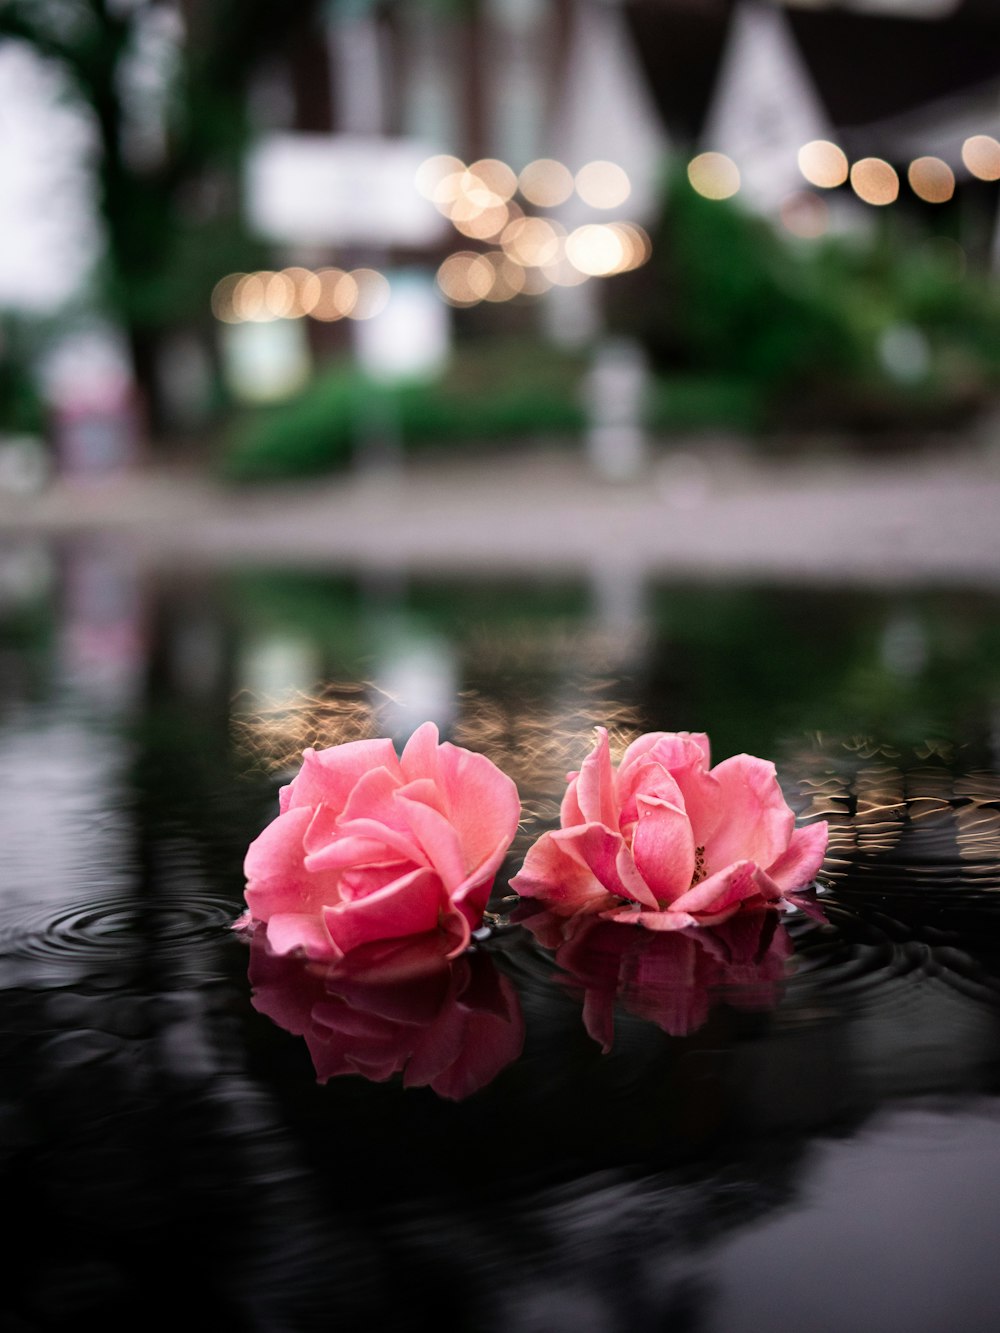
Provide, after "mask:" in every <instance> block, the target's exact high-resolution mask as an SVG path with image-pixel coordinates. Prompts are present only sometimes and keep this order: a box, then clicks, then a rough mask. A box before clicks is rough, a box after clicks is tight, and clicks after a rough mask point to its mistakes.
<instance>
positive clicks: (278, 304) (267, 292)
mask: <svg viewBox="0 0 1000 1333" xmlns="http://www.w3.org/2000/svg"><path fill="white" fill-rule="evenodd" d="M294 309H295V283H294V282H293V280H292V279H291V278H290V277H289V276H288V274H287V273H271V274H269V276H268V279H267V281H266V282H265V284H264V310H265V311H266V313H267V315H268V316H269V318H271V319H287V318H288V317H289V316H290V315H291V314H292V311H293V310H294Z"/></svg>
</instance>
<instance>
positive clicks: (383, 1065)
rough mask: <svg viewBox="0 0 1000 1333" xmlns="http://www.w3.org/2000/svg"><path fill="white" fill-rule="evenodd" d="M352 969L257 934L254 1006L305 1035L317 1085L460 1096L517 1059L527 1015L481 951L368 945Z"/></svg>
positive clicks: (425, 943) (425, 944)
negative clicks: (398, 1077)
mask: <svg viewBox="0 0 1000 1333" xmlns="http://www.w3.org/2000/svg"><path fill="white" fill-rule="evenodd" d="M364 952H365V954H366V958H365V965H364V966H363V967H361V968H354V967H348V969H347V970H346V971H345V970H344V968H342V967H340V966H337V965H336V964H330V963H316V962H313V961H311V960H309V959H307V958H301V957H295V956H290V955H280V954H275V953H274V952H273V951H272V949H271V948H270V946H269V942H268V928H267V927H266V926H264V927H261V928H259V929H258V930H256V931H255V932H254V933H253V937H252V940H251V953H250V985H251V987H252V990H253V1005H254V1008H255V1009H257V1010H258V1012H260V1013H262V1014H266V1015H267V1017H268V1018H270V1019H271V1020H272V1022H274V1023H276V1024H277V1025H278V1026H279V1027H282V1028H285V1029H286V1030H287V1031H288V1032H292V1033H294V1034H295V1035H296V1036H301V1037H303V1038H304V1039H305V1042H306V1045H307V1046H308V1048H309V1054H310V1056H311V1058H312V1062H313V1067H314V1069H315V1070H316V1079H317V1082H319V1083H326V1082H327V1080H328V1079H330V1078H335V1077H337V1076H339V1075H342V1074H360V1075H362V1076H363V1077H364V1078H367V1079H371V1080H372V1081H373V1082H379V1083H381V1082H384V1081H385V1080H386V1079H389V1078H391V1077H392V1076H393V1075H394V1074H397V1073H402V1074H403V1083H404V1085H405V1086H406V1087H430V1088H432V1089H433V1090H434V1091H435V1092H436V1093H437V1094H438V1095H439V1096H441V1097H447V1098H450V1099H452V1100H454V1101H458V1100H461V1099H462V1098H464V1097H468V1096H470V1095H471V1094H472V1093H474V1092H478V1091H479V1089H480V1088H483V1087H485V1086H486V1084H487V1083H489V1082H490V1081H491V1080H492V1079H493V1078H495V1077H496V1075H497V1074H498V1073H499V1072H500V1070H501V1069H503V1068H505V1066H507V1065H508V1064H510V1063H511V1061H513V1060H516V1059H517V1057H518V1056H519V1055H520V1053H521V1049H522V1047H523V1045H524V1018H523V1015H522V1012H521V1006H520V1002H519V1000H518V997H517V992H516V991H515V989H514V987H513V985H512V984H511V982H510V980H509V979H508V978H507V977H505V976H503V974H502V973H501V972H499V971H498V970H497V967H496V965H495V964H494V962H493V960H492V958H490V957H489V956H488V955H487V954H485V953H483V952H470V953H467V954H465V955H464V956H463V957H461V958H456V959H453V960H451V961H449V960H448V959H447V958H445V956H444V955H443V953H442V952H441V950H440V948H439V947H435V942H434V941H433V940H431V939H429V938H428V937H426V936H424V937H421V938H419V939H417V938H414V939H411V940H409V941H395V942H391V943H389V942H386V943H383V944H381V945H376V946H368V948H367V949H366V950H365V951H364Z"/></svg>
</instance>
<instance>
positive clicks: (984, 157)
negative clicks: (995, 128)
mask: <svg viewBox="0 0 1000 1333" xmlns="http://www.w3.org/2000/svg"><path fill="white" fill-rule="evenodd" d="M962 161H963V162H964V163H965V165H966V167H968V169H969V171H971V172H972V174H973V176H976V177H977V178H978V179H979V180H981V181H995V180H1000V143H997V141H996V139H994V138H993V136H992V135H990V134H973V135H972V136H971V137H970V138H968V139H966V141H965V143H964V144H962Z"/></svg>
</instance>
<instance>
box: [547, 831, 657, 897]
mask: <svg viewBox="0 0 1000 1333" xmlns="http://www.w3.org/2000/svg"><path fill="white" fill-rule="evenodd" d="M551 836H552V840H553V842H555V843H556V844H557V846H559V847H561V848H562V849H563V851H565V852H566V853H567V854H568V855H569V856H571V857H573V858H574V859H575V860H576V861H578V862H579V863H580V864H581V865H584V866H586V867H587V868H588V869H589V870H590V871H592V872H593V874H594V876H595V878H596V879H597V881H598V883H600V884H601V885H602V886H603V887H604V888H605V889H606V890H607V891H608V893H613V894H614V895H615V897H616V898H631V899H632V901H633V902H637V903H642V904H643V905H644V906H646V907H652V908H656V907H659V903H658V902H657V901H656V898H655V897H654V895H653V892H652V890H651V889H650V888H649V886H648V885H647V884H646V883H645V881H644V880H643V878H642V876H641V875H640V874H639V872H638V870H637V869H636V866H635V863H634V861H633V860H632V855H631V853H630V852H629V849H628V848H627V847H626V846H625V842H624V840H623V838H622V836H621V834H620V833H613V832H612V831H611V829H608V828H604V827H603V825H601V824H580V825H578V826H577V827H576V828H571V829H558V830H556V831H554V832H553V833H552V835H551Z"/></svg>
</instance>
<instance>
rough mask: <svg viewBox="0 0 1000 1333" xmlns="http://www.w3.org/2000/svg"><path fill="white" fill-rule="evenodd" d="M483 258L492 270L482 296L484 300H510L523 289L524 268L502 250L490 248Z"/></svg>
mask: <svg viewBox="0 0 1000 1333" xmlns="http://www.w3.org/2000/svg"><path fill="white" fill-rule="evenodd" d="M483 258H484V259H485V260H486V262H487V264H489V266H490V268H491V269H492V270H493V281H492V282H491V283H490V288H489V291H488V292H487V293H486V295H485V297H484V298H483V299H484V300H486V301H494V302H500V301H510V300H512V299H513V297H515V296H519V295H520V294H521V292H523V291H524V269H523V268H522V267H521V265H520V264H515V263H514V261H513V260H511V259H508V258H507V256H506V255H505V254H504V253H503V251H502V250H490V251H488V252H487V253H486V254H485V255H484V256H483Z"/></svg>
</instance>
